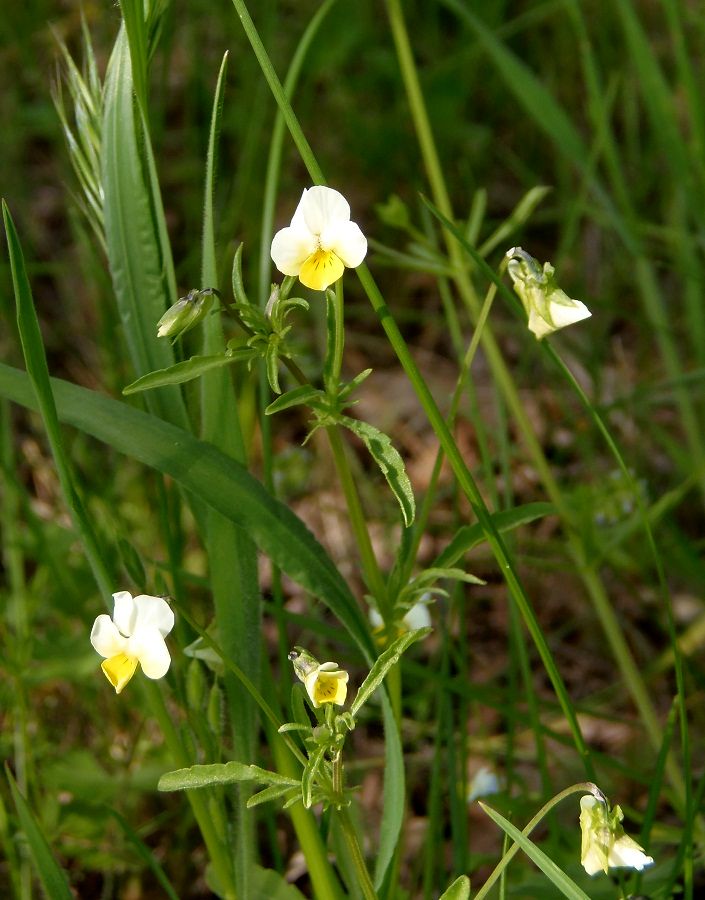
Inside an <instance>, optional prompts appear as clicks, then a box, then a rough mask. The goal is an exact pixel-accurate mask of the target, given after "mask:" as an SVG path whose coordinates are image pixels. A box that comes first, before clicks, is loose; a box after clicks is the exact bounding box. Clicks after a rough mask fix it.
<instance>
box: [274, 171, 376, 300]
mask: <svg viewBox="0 0 705 900" xmlns="http://www.w3.org/2000/svg"><path fill="white" fill-rule="evenodd" d="M366 253H367V239H366V238H365V236H364V234H363V233H362V232H361V231H360V228H359V227H358V226H357V225H356V224H355V222H351V221H350V206H349V204H348V201H347V200H346V199H345V197H343V195H342V194H340V193H339V192H338V191H334V190H333V189H332V188H329V187H323V186H321V185H316V186H314V187H312V188H308V189H307V190H304V192H303V194H302V195H301V200H300V201H299V205H298V206H297V207H296V212H295V213H294V217H293V219H292V220H291V225H289V226H288V227H287V228H282V229H281V231H278V232H277V233H276V234H275V235H274V239H273V240H272V249H271V254H272V260H273V261H274V265H275V266H276V267H277V269H279V271H280V272H282V273H283V274H284V275H297V276H298V278H299V281H301V283H302V284H304V285H306V287H308V288H312V289H313V290H314V291H324V290H325V289H326V288H327V287H328V286H329V285H331V284H333V282H334V281H337V280H338V279H339V278H340V276H341V275H342V274H343V270H344V269H345V268H346V267H347V268H349V269H354V268H356V267H357V266H359V265H360V263H361V262H362V261H363V259H364V258H365V254H366Z"/></svg>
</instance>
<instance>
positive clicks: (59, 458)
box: [2, 200, 112, 597]
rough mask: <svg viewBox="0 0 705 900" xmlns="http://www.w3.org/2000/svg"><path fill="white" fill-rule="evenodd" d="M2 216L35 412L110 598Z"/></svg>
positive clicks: (10, 229)
mask: <svg viewBox="0 0 705 900" xmlns="http://www.w3.org/2000/svg"><path fill="white" fill-rule="evenodd" d="M2 214H3V221H4V225H5V234H6V236H7V247H8V252H9V256H10V269H11V271H12V284H13V289H14V294H15V304H16V308H17V328H18V331H19V334H20V341H21V344H22V353H23V354H24V358H25V365H26V366H27V374H28V376H29V378H30V379H31V387H30V391H31V392H32V394H33V397H34V399H35V401H36V408H37V409H38V410H39V412H40V413H41V416H42V421H43V423H44V428H45V430H46V433H47V439H48V441H49V446H50V447H51V452H52V455H53V457H54V462H55V465H56V470H57V473H58V476H59V482H60V484H61V490H62V493H63V495H64V500H65V502H66V504H67V506H68V508H69V510H70V512H71V518H72V520H73V523H74V526H75V528H76V530H77V532H78V534H79V535H80V537H81V541H82V542H83V546H84V548H85V551H86V555H87V557H88V561H89V564H90V566H91V570H92V571H93V574H94V576H95V579H96V582H97V584H98V585H99V587H100V590H101V592H102V593H103V596H104V597H109V596H110V593H111V591H112V586H111V583H110V582H111V579H110V575H109V573H108V570H107V567H106V565H105V563H104V555H103V553H102V552H101V548H100V546H99V543H98V538H97V535H96V530H95V529H94V528H93V527H92V526H91V524H90V522H89V521H88V516H87V514H86V510H85V508H84V506H83V502H82V500H81V498H80V496H79V494H78V493H77V491H76V488H75V486H74V479H73V475H72V471H71V464H70V462H69V459H68V456H67V454H66V451H65V449H64V444H63V439H62V435H61V428H60V427H59V416H58V412H57V409H56V405H55V402H54V397H53V394H52V389H51V380H50V378H49V369H48V367H47V361H46V355H45V353H44V345H43V343H42V334H41V331H40V329H39V321H38V319H37V313H36V310H35V308H34V299H33V297H32V290H31V288H30V285H29V280H28V278H27V270H26V268H25V262H24V255H23V253H22V247H21V245H20V240H19V237H18V235H17V231H16V230H15V225H14V222H13V221H12V216H11V215H10V210H9V209H8V207H7V204H6V203H5V201H4V200H3V201H2Z"/></svg>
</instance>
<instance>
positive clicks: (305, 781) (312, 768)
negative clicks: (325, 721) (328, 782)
mask: <svg viewBox="0 0 705 900" xmlns="http://www.w3.org/2000/svg"><path fill="white" fill-rule="evenodd" d="M325 754H326V747H325V746H323V747H316V749H315V750H314V751H313V753H311V755H310V756H309V758H308V763H307V765H306V768H305V769H304V774H303V775H302V776H301V796H302V797H303V803H304V808H305V809H310V808H311V805H312V803H313V792H314V789H315V787H316V777H317V775H318V770H319V769H320V768H321V765H322V764H323V759H324V757H325Z"/></svg>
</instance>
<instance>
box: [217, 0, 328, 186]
mask: <svg viewBox="0 0 705 900" xmlns="http://www.w3.org/2000/svg"><path fill="white" fill-rule="evenodd" d="M233 6H234V7H235V11H236V12H237V14H238V16H239V18H240V22H241V23H242V27H243V29H244V31H245V34H246V35H247V39H248V40H249V42H250V45H251V47H252V49H253V50H254V53H255V56H256V57H257V62H258V63H259V64H260V68H261V69H262V74H263V75H264V77H265V79H266V81H267V84H268V85H269V89H270V90H271V92H272V96H273V97H274V99H275V101H276V104H277V106H278V107H279V111H280V112H281V114H282V116H283V117H284V121H285V122H286V126H287V128H288V129H289V134H290V135H291V137H292V139H293V141H294V143H295V144H296V149H297V150H298V151H299V154H300V156H301V159H302V160H303V163H304V165H305V166H306V168H307V169H308V174H309V175H310V176H311V180H312V181H313V183H314V184H325V183H326V180H325V178H324V177H323V172H322V170H321V167H320V166H319V165H318V162H317V160H316V157H315V156H314V155H313V151H312V150H311V145H310V144H309V142H308V141H307V140H306V137H305V136H304V133H303V131H302V129H301V126H300V125H299V120H298V119H297V118H296V113H295V112H294V110H293V109H292V107H291V104H290V103H289V100H288V99H287V96H286V93H285V92H284V88H283V87H282V84H281V82H280V81H279V77H278V75H277V73H276V72H275V71H274V66H273V65H272V62H271V60H270V59H269V54H268V53H267V51H266V50H265V48H264V44H263V43H262V39H261V38H260V36H259V34H258V32H257V29H256V28H255V23H254V22H253V21H252V18H251V16H250V14H249V12H248V11H247V4H246V3H245V2H244V0H233Z"/></svg>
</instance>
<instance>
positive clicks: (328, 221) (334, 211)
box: [292, 185, 350, 235]
mask: <svg viewBox="0 0 705 900" xmlns="http://www.w3.org/2000/svg"><path fill="white" fill-rule="evenodd" d="M299 206H300V207H301V212H302V214H303V217H304V220H305V222H306V226H307V228H308V229H309V231H311V232H312V233H313V234H315V235H319V234H321V232H322V231H323V230H324V229H325V228H327V227H328V226H329V225H332V224H333V223H334V222H349V221H350V205H349V204H348V201H347V200H346V199H345V197H343V195H342V194H341V193H339V192H338V191H334V190H333V188H329V187H323V186H322V185H314V186H313V187H312V188H309V189H308V190H307V191H305V192H304V194H303V196H302V197H301V202H300V204H299ZM297 212H298V210H297ZM292 224H293V222H292Z"/></svg>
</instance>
